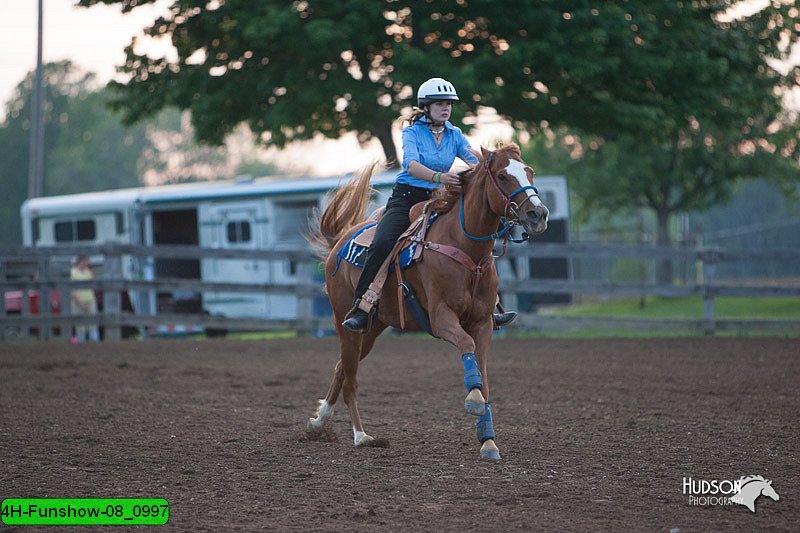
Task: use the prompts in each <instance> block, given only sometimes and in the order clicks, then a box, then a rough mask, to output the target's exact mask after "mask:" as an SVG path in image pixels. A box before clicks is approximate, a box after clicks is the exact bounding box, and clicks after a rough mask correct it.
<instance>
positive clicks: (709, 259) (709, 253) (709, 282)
mask: <svg viewBox="0 0 800 533" xmlns="http://www.w3.org/2000/svg"><path fill="white" fill-rule="evenodd" d="M700 260H701V262H702V265H703V330H704V332H705V334H706V335H714V332H715V329H716V323H715V318H714V287H713V284H714V277H715V275H716V273H717V261H718V260H719V258H718V257H717V253H716V252H715V251H713V250H706V251H701V252H700Z"/></svg>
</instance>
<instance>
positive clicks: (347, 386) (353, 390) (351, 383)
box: [337, 322, 386, 446]
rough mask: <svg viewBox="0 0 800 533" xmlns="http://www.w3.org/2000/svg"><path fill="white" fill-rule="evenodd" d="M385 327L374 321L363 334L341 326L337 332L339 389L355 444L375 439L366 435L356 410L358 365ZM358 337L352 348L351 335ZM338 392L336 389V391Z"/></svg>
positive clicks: (368, 442) (367, 442)
mask: <svg viewBox="0 0 800 533" xmlns="http://www.w3.org/2000/svg"><path fill="white" fill-rule="evenodd" d="M384 329H386V325H384V324H382V323H378V322H375V323H373V325H372V327H371V328H370V329H369V331H367V332H366V333H365V334H364V335H359V334H357V333H352V332H349V331H345V330H344V329H343V328H342V329H341V331H340V332H339V339H340V343H341V347H342V358H341V363H342V381H341V391H342V396H343V397H344V403H345V405H346V406H347V412H348V413H349V414H350V421H351V422H352V424H353V442H354V443H355V445H356V446H369V445H370V444H372V443H373V442H375V439H374V438H372V437H371V436H369V435H367V433H366V432H365V431H364V425H363V424H362V423H361V415H360V414H359V412H358V401H357V400H356V397H357V392H358V379H357V376H358V365H359V363H360V362H361V360H362V359H364V358H365V357H366V356H367V355H368V354H369V352H370V350H372V347H373V346H374V344H375V339H377V338H378V335H380V334H381V332H382V331H383V330H384ZM354 336H355V337H360V339H359V344H358V349H352V345H353V344H354V343H353V341H352V337H354ZM337 392H338V391H337Z"/></svg>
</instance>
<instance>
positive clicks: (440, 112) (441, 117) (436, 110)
mask: <svg viewBox="0 0 800 533" xmlns="http://www.w3.org/2000/svg"><path fill="white" fill-rule="evenodd" d="M428 111H429V116H430V118H431V120H433V121H434V122H436V123H437V124H439V123H442V122H444V121H445V120H448V119H450V115H451V114H452V112H453V102H451V101H449V100H440V101H438V102H433V103H432V104H430V105H429V106H428Z"/></svg>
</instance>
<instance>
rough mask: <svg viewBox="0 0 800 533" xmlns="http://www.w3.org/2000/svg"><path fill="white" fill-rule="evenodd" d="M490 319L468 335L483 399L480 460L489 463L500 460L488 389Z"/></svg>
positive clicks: (479, 434)
mask: <svg viewBox="0 0 800 533" xmlns="http://www.w3.org/2000/svg"><path fill="white" fill-rule="evenodd" d="M492 330H493V324H492V319H491V317H489V318H488V319H487V320H485V321H482V322H481V323H479V324H477V325H476V326H474V327H472V328H470V334H471V335H472V337H473V338H474V339H475V358H476V359H477V366H478V370H479V372H480V375H481V377H482V379H483V387H482V390H483V396H484V399H485V404H484V412H483V414H481V415H479V416H478V421H477V424H476V429H477V432H478V440H479V441H480V442H481V459H487V460H490V461H499V460H500V450H499V449H498V448H497V444H496V443H495V438H496V434H495V431H494V421H493V420H492V405H491V397H490V388H489V348H490V347H491V345H492Z"/></svg>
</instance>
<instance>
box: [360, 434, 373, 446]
mask: <svg viewBox="0 0 800 533" xmlns="http://www.w3.org/2000/svg"><path fill="white" fill-rule="evenodd" d="M374 444H375V439H374V438H373V437H370V436H369V435H367V434H364V435H362V436H361V438H359V439H358V441H357V442H356V446H364V447H369V446H373V445H374Z"/></svg>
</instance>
